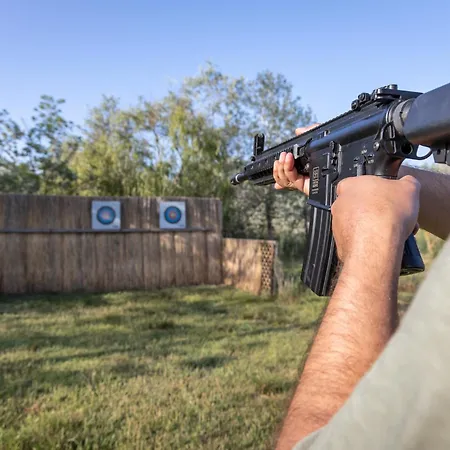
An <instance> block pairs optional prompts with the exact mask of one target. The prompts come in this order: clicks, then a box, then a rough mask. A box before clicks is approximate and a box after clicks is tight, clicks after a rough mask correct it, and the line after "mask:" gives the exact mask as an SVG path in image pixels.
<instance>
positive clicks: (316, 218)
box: [231, 83, 450, 296]
mask: <svg viewBox="0 0 450 450" xmlns="http://www.w3.org/2000/svg"><path fill="white" fill-rule="evenodd" d="M419 145H422V146H425V147H428V148H429V149H430V150H429V152H428V154H426V155H424V156H420V155H419V154H418V147H419ZM281 152H290V153H292V154H293V155H294V161H295V167H296V168H297V171H298V172H299V173H302V174H305V175H309V177H310V192H309V198H308V204H309V205H310V206H311V212H310V225H309V236H308V245H307V253H306V256H305V258H304V261H303V269H302V281H303V282H304V283H305V284H306V285H307V286H308V287H309V288H311V290H312V291H313V292H315V293H316V294H317V295H320V296H324V295H329V294H330V289H331V281H332V278H333V275H334V273H335V270H336V267H337V263H338V261H337V255H336V247H335V243H334V240H333V234H332V232H331V212H330V210H331V205H332V203H333V201H334V200H335V198H336V186H337V183H338V182H339V181H340V180H342V179H344V178H346V177H355V176H361V175H378V176H381V177H385V178H397V174H398V170H399V167H400V165H401V164H402V162H403V161H404V160H406V159H413V160H422V159H426V158H428V157H429V156H431V154H433V156H434V160H435V162H436V163H443V164H447V165H450V83H449V84H446V85H444V86H441V87H439V88H437V89H434V90H432V91H430V92H427V93H425V94H422V93H420V92H410V91H402V90H399V89H398V88H397V85H395V84H390V85H389V86H385V87H382V88H379V89H375V90H374V91H373V92H372V93H371V94H369V93H367V92H364V93H362V94H360V95H359V96H358V98H357V99H356V100H354V101H353V102H352V103H351V110H350V111H348V112H346V113H344V114H342V115H340V116H338V117H336V118H334V119H332V120H330V121H328V122H326V123H323V124H321V125H320V126H317V127H315V128H313V129H311V130H308V131H307V132H305V133H303V134H301V135H299V136H297V137H294V138H292V139H290V140H288V141H285V142H282V143H281V144H278V145H275V146H274V147H272V148H269V149H267V150H264V134H257V135H256V136H255V139H254V146H253V156H252V157H251V160H250V162H249V163H248V164H247V165H246V166H245V167H244V170H243V171H242V172H240V173H238V174H236V175H235V176H234V177H233V178H232V179H231V183H232V184H233V185H237V184H240V183H242V182H244V181H246V180H248V181H249V182H251V183H253V184H255V185H258V186H261V185H267V184H273V183H275V180H274V178H273V164H274V161H275V160H277V159H278V158H279V156H280V154H281ZM393 195H395V193H393ZM424 269H425V266H424V263H423V260H422V257H421V255H420V252H419V249H418V248H417V244H416V240H415V238H414V236H413V235H411V236H410V237H409V238H408V240H407V241H406V243H405V248H404V253H403V260H402V269H401V275H406V274H411V273H416V272H421V271H423V270H424Z"/></svg>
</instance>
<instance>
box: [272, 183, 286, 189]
mask: <svg viewBox="0 0 450 450" xmlns="http://www.w3.org/2000/svg"><path fill="white" fill-rule="evenodd" d="M273 187H274V188H275V189H284V188H283V186H280V185H279V184H278V183H275V184H274V185H273Z"/></svg>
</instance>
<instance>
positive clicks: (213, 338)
mask: <svg viewBox="0 0 450 450" xmlns="http://www.w3.org/2000/svg"><path fill="white" fill-rule="evenodd" d="M323 306H324V300H323V299H319V298H318V297H315V296H309V297H308V296H304V297H302V300H300V301H296V302H289V303H280V302H279V301H278V302H277V301H275V300H274V299H270V298H259V297H255V296H252V295H250V294H246V293H243V292H239V291H237V290H234V289H231V288H216V287H202V288H192V289H182V290H181V289H178V290H177V289H168V290H164V291H159V292H124V293H116V294H106V295H81V294H80V295H70V296H69V295H64V296H63V295H58V296H56V295H55V296H33V297H9V298H1V299H0V448H2V449H109V448H117V449H162V448H163V449H179V448H186V449H200V448H201V449H244V448H249V449H264V448H271V445H272V438H273V436H274V434H275V433H276V432H277V429H278V426H279V424H280V422H281V421H282V418H283V415H284V413H285V411H286V407H287V404H288V402H289V400H290V397H291V393H292V389H293V388H294V387H295V384H296V382H297V378H298V368H299V365H300V362H301V360H302V357H303V354H304V352H305V350H306V349H307V346H308V344H309V342H310V339H311V337H312V334H313V332H314V329H315V327H316V323H317V319H318V317H319V315H320V312H321V310H322V309H323Z"/></svg>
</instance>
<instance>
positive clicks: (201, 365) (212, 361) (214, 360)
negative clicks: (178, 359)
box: [181, 356, 235, 370]
mask: <svg viewBox="0 0 450 450" xmlns="http://www.w3.org/2000/svg"><path fill="white" fill-rule="evenodd" d="M234 359H235V358H232V357H230V356H205V357H203V358H198V359H191V360H188V361H184V362H183V363H181V365H182V366H184V367H187V368H189V369H194V370H195V369H215V368H217V367H222V366H224V365H225V364H227V363H228V362H230V361H232V360H234Z"/></svg>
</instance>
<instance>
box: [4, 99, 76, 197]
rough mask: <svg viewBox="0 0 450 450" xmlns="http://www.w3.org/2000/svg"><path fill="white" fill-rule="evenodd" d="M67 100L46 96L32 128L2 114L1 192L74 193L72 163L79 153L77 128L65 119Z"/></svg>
mask: <svg viewBox="0 0 450 450" xmlns="http://www.w3.org/2000/svg"><path fill="white" fill-rule="evenodd" d="M63 103H64V100H55V99H54V98H53V97H51V96H42V97H41V101H40V103H39V105H38V106H37V107H36V108H35V109H34V112H35V114H34V115H33V116H32V118H31V123H32V125H31V127H30V128H27V127H26V126H22V127H21V126H19V125H18V124H17V122H15V121H13V120H12V119H11V118H10V117H9V115H8V113H7V112H6V111H3V112H1V113H0V189H1V191H2V192H21V193H29V194H33V193H37V192H39V193H43V194H56V193H69V194H70V193H73V184H74V180H75V173H74V172H73V171H72V170H70V168H69V163H70V161H71V159H72V157H73V156H74V154H75V153H76V151H77V150H78V145H79V138H78V137H76V136H75V135H73V134H71V132H72V129H73V124H72V123H71V122H69V121H67V120H65V119H64V118H63V116H62V111H61V108H60V106H61V105H62V104H63Z"/></svg>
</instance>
